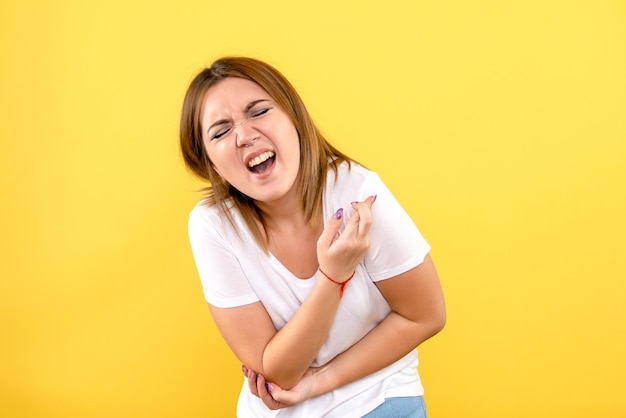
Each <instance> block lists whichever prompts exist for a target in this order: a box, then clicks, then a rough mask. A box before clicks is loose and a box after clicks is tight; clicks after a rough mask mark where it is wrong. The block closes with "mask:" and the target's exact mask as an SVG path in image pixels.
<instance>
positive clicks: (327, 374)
mask: <svg viewBox="0 0 626 418" xmlns="http://www.w3.org/2000/svg"><path fill="white" fill-rule="evenodd" d="M331 363H332V362H331ZM331 363H327V364H326V365H324V366H322V367H320V368H318V369H316V371H315V385H314V389H313V396H312V397H315V396H320V395H323V394H325V393H328V392H332V391H333V390H335V389H337V388H338V385H337V379H335V377H334V374H333V371H332V367H331Z"/></svg>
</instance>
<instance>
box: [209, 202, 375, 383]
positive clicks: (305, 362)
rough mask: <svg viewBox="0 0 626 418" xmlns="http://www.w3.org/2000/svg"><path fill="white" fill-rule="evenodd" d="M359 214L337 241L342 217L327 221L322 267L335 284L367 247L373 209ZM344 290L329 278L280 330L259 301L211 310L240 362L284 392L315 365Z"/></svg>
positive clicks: (319, 251)
mask: <svg viewBox="0 0 626 418" xmlns="http://www.w3.org/2000/svg"><path fill="white" fill-rule="evenodd" d="M373 201H374V199H373V198H372V197H370V198H368V199H367V200H366V203H367V204H366V205H358V206H355V208H356V209H357V211H356V212H355V213H354V215H353V216H352V217H350V219H349V220H348V222H347V223H346V227H345V229H344V231H343V232H342V233H341V235H340V236H339V237H338V238H336V239H335V237H336V235H337V232H338V231H339V227H340V226H341V223H342V218H341V217H340V218H337V217H336V216H333V218H332V219H330V220H329V221H328V223H327V224H326V227H325V228H324V231H323V232H322V235H321V236H320V239H319V240H318V243H317V254H318V262H319V265H320V266H321V268H322V269H323V270H324V271H325V272H326V273H327V274H329V276H330V277H333V278H335V279H336V280H338V281H339V280H346V279H347V278H348V277H350V275H351V274H352V272H353V271H354V269H355V268H356V265H357V264H358V263H359V262H360V261H361V260H362V258H363V255H364V254H365V252H366V251H367V249H368V248H369V237H368V231H369V227H370V224H371V212H370V208H371V205H372V204H373ZM340 288H341V287H340V286H339V285H337V284H335V283H333V282H331V281H330V280H326V279H324V280H318V281H317V284H316V285H315V287H314V288H313V290H312V291H311V293H310V294H309V296H308V297H307V298H306V300H305V301H304V303H303V304H302V305H301V306H300V308H299V309H298V310H297V311H296V313H295V314H294V316H293V317H292V318H291V319H290V320H289V321H288V322H287V324H286V325H285V326H284V327H283V328H282V329H280V330H279V331H278V332H277V331H276V329H275V327H274V325H273V323H272V320H271V318H270V317H269V315H268V313H267V311H266V310H265V308H264V306H263V304H262V303H261V302H254V303H251V304H247V305H243V306H239V307H234V308H218V307H216V306H212V305H209V306H210V309H211V314H212V316H213V320H214V321H215V324H216V326H217V328H218V329H219V331H220V333H221V334H222V336H223V337H224V339H225V341H226V343H227V344H228V345H229V347H230V348H231V350H232V351H233V353H234V354H235V355H236V356H237V358H238V359H239V360H240V361H241V362H242V363H243V364H244V365H245V366H246V367H248V368H250V369H252V370H254V371H255V372H257V373H259V374H262V375H263V376H264V377H265V378H266V379H267V380H269V381H271V382H274V383H276V384H278V385H279V386H281V387H284V388H291V387H293V386H294V385H295V384H296V383H297V382H298V381H299V380H300V379H301V377H302V376H303V375H304V374H305V373H306V372H307V370H308V369H309V367H310V365H311V364H312V363H313V360H314V359H315V357H316V355H317V353H318V352H319V350H320V348H321V346H322V344H323V343H324V341H325V340H326V337H327V336H328V332H329V330H330V327H331V325H332V322H333V320H334V317H335V313H336V311H337V307H338V306H339V291H340Z"/></svg>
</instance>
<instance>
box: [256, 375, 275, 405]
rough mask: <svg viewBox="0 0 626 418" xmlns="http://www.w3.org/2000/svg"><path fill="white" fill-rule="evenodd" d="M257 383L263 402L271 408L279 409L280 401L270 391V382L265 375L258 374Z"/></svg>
mask: <svg viewBox="0 0 626 418" xmlns="http://www.w3.org/2000/svg"><path fill="white" fill-rule="evenodd" d="M256 384H257V393H258V394H259V397H260V398H261V400H262V401H263V403H264V404H265V405H266V406H267V407H268V408H270V409H278V408H280V407H281V404H280V402H277V401H276V400H275V399H274V398H273V397H272V394H271V393H270V387H271V385H270V383H269V382H268V381H267V380H265V377H264V376H263V375H262V374H259V375H257V379H256Z"/></svg>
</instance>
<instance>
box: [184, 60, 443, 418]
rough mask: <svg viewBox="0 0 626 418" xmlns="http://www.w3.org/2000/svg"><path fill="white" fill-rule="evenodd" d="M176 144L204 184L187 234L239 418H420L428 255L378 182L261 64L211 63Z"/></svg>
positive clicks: (438, 317) (187, 103) (439, 305)
mask: <svg viewBox="0 0 626 418" xmlns="http://www.w3.org/2000/svg"><path fill="white" fill-rule="evenodd" d="M181 119H182V120H181V130H180V145H181V149H182V154H183V157H184V160H185V163H186V165H187V166H188V167H189V168H190V169H191V171H192V172H193V173H195V174H196V175H198V176H199V177H201V178H202V179H204V180H206V181H208V182H209V183H210V186H209V187H207V189H206V192H207V194H206V197H205V198H204V199H203V200H202V201H201V202H200V203H199V204H198V205H197V206H196V207H195V208H194V209H193V210H192V212H191V214H190V218H189V236H190V241H191V246H192V250H193V254H194V258H195V260H196V265H197V268H198V272H199V275H200V278H201V281H202V285H203V289H204V293H205V297H206V300H207V301H208V304H209V308H210V310H211V314H212V316H213V319H214V321H215V323H216V325H217V327H218V329H219V330H220V332H221V334H222V336H223V337H224V339H225V341H226V342H227V343H228V345H229V347H230V348H231V349H232V351H233V353H234V354H235V355H236V356H237V358H238V359H239V360H240V361H241V363H242V364H243V366H242V370H243V373H244V375H245V376H246V378H247V379H245V382H244V385H243V387H242V390H241V393H240V396H239V401H238V404H237V416H239V417H254V418H258V417H276V416H280V417H306V418H310V417H340V418H345V417H361V416H368V417H375V416H384V417H389V416H394V417H404V416H407V417H421V416H425V410H424V404H423V399H422V395H423V388H422V386H421V383H420V379H419V376H418V374H417V370H416V367H417V363H418V362H417V352H416V350H415V348H416V347H417V346H418V345H419V344H420V343H422V342H423V341H424V340H426V339H428V338H430V337H431V336H433V335H434V334H436V333H437V332H439V331H440V330H441V329H442V327H443V325H444V323H445V306H444V300H443V295H442V291H441V287H440V284H439V279H438V276H437V273H436V271H435V267H434V266H433V262H432V260H431V258H430V256H429V250H430V247H429V245H428V244H427V243H426V241H425V240H424V239H423V238H422V236H421V234H420V233H419V231H418V229H417V228H416V227H415V225H414V223H413V222H412V221H411V219H410V218H409V216H408V215H407V214H406V212H405V211H404V210H403V209H402V208H401V206H400V205H399V204H398V202H397V201H396V200H395V199H394V197H393V196H392V195H391V193H390V192H389V190H388V189H387V188H386V187H385V185H384V184H383V183H382V182H381V180H380V178H379V177H378V176H377V175H376V174H375V173H373V172H371V171H369V170H367V169H365V168H364V167H363V166H361V165H359V164H358V163H356V162H355V161H354V160H352V159H350V158H349V157H348V156H346V155H345V154H343V153H341V152H340V151H338V150H337V149H336V148H334V147H333V146H332V145H330V144H329V143H328V141H326V139H325V138H324V137H323V136H322V134H321V133H320V132H319V131H318V129H317V128H316V127H315V125H314V123H313V121H312V119H311V117H310V116H309V114H308V113H307V110H306V108H305V106H304V104H303V103H302V100H301V99H300V97H299V95H298V94H297V92H296V91H295V90H294V88H293V87H292V86H291V84H290V83H289V82H288V81H287V80H286V79H285V78H284V76H283V75H282V74H280V73H279V72H278V71H277V70H276V69H274V68H273V67H271V66H269V65H268V64H266V63H264V62H261V61H258V60H255V59H251V58H243V57H227V58H222V59H219V60H217V61H215V62H214V63H213V64H212V65H211V67H210V68H207V69H205V70H203V71H202V72H200V74H198V75H197V76H196V77H195V79H194V80H193V81H192V82H191V85H190V86H189V89H188V91H187V94H186V97H185V100H184V105H183V111H182V118H181Z"/></svg>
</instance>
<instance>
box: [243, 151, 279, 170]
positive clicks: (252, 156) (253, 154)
mask: <svg viewBox="0 0 626 418" xmlns="http://www.w3.org/2000/svg"><path fill="white" fill-rule="evenodd" d="M265 152H273V153H274V154H276V151H274V150H273V149H271V148H262V149H259V150H256V151H254V152H251V153H250V154H248V155H246V156H245V157H244V159H243V162H244V164H245V166H246V167H248V166H249V164H250V161H252V160H254V159H255V158H256V157H258V156H259V155H261V154H263V153H265Z"/></svg>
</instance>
